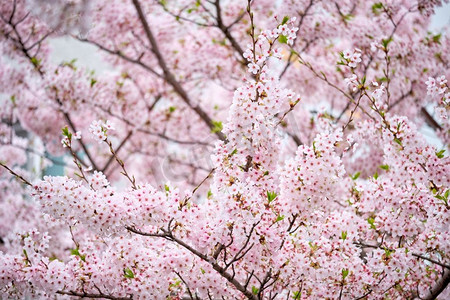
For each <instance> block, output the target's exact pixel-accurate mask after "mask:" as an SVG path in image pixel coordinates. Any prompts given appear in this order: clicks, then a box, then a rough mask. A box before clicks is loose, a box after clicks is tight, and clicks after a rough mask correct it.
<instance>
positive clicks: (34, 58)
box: [31, 57, 42, 68]
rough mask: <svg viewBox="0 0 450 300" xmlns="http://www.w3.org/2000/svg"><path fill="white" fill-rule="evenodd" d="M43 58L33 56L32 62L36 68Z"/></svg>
mask: <svg viewBox="0 0 450 300" xmlns="http://www.w3.org/2000/svg"><path fill="white" fill-rule="evenodd" d="M41 61H42V59H37V58H36V57H32V58H31V63H32V64H33V66H35V67H36V68H37V67H39V65H40V64H41Z"/></svg>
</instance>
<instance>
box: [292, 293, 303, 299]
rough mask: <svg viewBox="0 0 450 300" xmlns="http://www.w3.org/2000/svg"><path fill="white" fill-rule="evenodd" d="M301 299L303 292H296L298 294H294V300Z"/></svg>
mask: <svg viewBox="0 0 450 300" xmlns="http://www.w3.org/2000/svg"><path fill="white" fill-rule="evenodd" d="M301 297H302V292H300V291H296V292H293V293H292V298H293V299H294V300H299V299H300V298H301Z"/></svg>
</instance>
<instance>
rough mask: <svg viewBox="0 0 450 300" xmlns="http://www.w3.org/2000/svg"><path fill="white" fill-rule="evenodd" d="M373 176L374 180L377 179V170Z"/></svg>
mask: <svg viewBox="0 0 450 300" xmlns="http://www.w3.org/2000/svg"><path fill="white" fill-rule="evenodd" d="M373 178H374V179H375V180H377V179H378V172H375V174H373Z"/></svg>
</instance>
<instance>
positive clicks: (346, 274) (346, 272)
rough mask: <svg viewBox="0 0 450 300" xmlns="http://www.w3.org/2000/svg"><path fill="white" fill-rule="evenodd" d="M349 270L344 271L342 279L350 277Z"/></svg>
mask: <svg viewBox="0 0 450 300" xmlns="http://www.w3.org/2000/svg"><path fill="white" fill-rule="evenodd" d="M348 272H349V271H348V269H342V279H345V278H346V277H347V276H348Z"/></svg>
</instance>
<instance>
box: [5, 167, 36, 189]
mask: <svg viewBox="0 0 450 300" xmlns="http://www.w3.org/2000/svg"><path fill="white" fill-rule="evenodd" d="M0 166H2V167H3V168H5V169H6V170H8V172H9V173H11V174H12V175H13V176H15V177H16V178H17V179H19V180H20V181H22V182H23V183H25V184H26V185H29V186H31V187H32V186H33V185H32V184H31V183H30V182H29V181H28V180H26V179H25V178H23V176H21V175H19V174H17V173H16V172H14V171H13V170H11V169H10V168H9V167H8V166H7V165H5V164H4V163H3V162H1V161H0Z"/></svg>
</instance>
